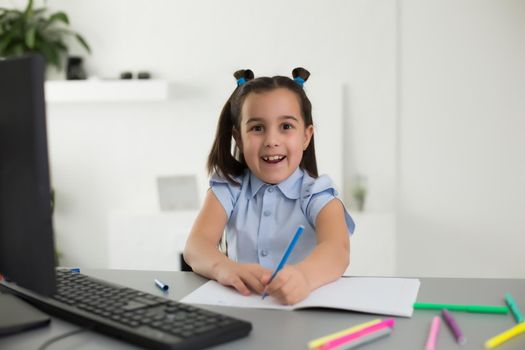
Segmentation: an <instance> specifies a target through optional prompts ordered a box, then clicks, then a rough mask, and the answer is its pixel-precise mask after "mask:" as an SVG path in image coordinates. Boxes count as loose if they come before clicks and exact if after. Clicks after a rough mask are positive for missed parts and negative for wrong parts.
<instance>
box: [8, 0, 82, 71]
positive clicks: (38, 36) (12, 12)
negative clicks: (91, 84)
mask: <svg viewBox="0 0 525 350" xmlns="http://www.w3.org/2000/svg"><path fill="white" fill-rule="evenodd" d="M68 26H69V19H68V17H67V15H66V14H65V13H64V12H61V11H59V12H55V13H53V14H51V15H49V16H48V15H47V8H45V7H42V8H33V0H29V2H28V4H27V6H26V7H25V9H24V10H23V11H20V10H16V9H7V8H0V57H13V56H21V55H24V54H27V53H40V54H42V56H44V58H45V60H46V63H47V65H48V66H49V65H52V66H55V67H56V68H57V69H61V67H62V62H63V61H64V57H65V56H67V53H68V47H67V45H66V43H65V39H66V38H67V37H70V36H72V37H74V38H76V40H77V41H78V42H79V43H80V45H82V47H84V48H85V49H86V51H87V52H88V53H90V52H91V49H90V47H89V45H88V43H87V42H86V40H85V39H84V38H83V37H82V36H81V35H80V34H78V33H76V32H74V31H72V30H70V29H68Z"/></svg>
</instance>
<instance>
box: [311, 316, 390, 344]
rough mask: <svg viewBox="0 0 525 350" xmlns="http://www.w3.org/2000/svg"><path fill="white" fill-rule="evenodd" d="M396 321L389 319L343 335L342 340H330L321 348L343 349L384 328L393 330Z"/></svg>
mask: <svg viewBox="0 0 525 350" xmlns="http://www.w3.org/2000/svg"><path fill="white" fill-rule="evenodd" d="M394 323H395V320H394V319H393V318H388V319H386V320H384V321H382V322H379V323H377V324H374V325H372V326H369V327H366V328H363V329H361V330H360V331H357V332H354V333H350V334H347V335H343V336H342V337H340V338H336V339H333V340H330V341H328V342H326V343H325V344H324V345H323V346H321V347H320V348H319V349H320V350H333V349H335V348H338V347H342V345H350V344H349V343H350V342H351V341H354V340H356V339H358V338H361V337H363V336H365V335H368V334H372V333H375V332H377V331H379V330H381V329H383V328H387V327H389V328H393V327H394Z"/></svg>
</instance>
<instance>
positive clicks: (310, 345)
mask: <svg viewBox="0 0 525 350" xmlns="http://www.w3.org/2000/svg"><path fill="white" fill-rule="evenodd" d="M379 322H381V319H379V318H378V319H376V320H373V321H369V322H365V323H361V324H358V325H357V326H354V327H352V328H347V329H343V330H342V331H339V332H336V333H332V334H328V335H325V336H324V337H321V338H317V339H314V340H311V341H309V342H308V348H309V349H317V348H318V347H320V346H322V345H323V344H324V343H326V342H328V341H330V340H332V339H336V338H339V337H342V336H343V335H347V334H349V333H353V332H357V331H359V330H361V329H363V328H366V327H369V326H373V325H375V324H376V323H379Z"/></svg>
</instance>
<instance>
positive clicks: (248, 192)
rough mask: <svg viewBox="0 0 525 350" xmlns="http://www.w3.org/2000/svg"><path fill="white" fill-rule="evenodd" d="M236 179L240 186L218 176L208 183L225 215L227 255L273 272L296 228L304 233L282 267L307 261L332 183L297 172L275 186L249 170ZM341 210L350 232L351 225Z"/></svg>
mask: <svg viewBox="0 0 525 350" xmlns="http://www.w3.org/2000/svg"><path fill="white" fill-rule="evenodd" d="M236 180H237V181H238V182H239V183H240V184H241V185H240V186H235V185H232V184H231V183H229V182H228V181H227V180H226V179H224V178H222V177H220V176H218V175H217V174H214V175H213V176H212V177H211V179H210V187H211V189H212V191H213V193H214V194H215V196H216V197H217V199H218V200H219V201H220V203H221V204H222V206H223V207H224V210H225V211H226V214H227V215H228V223H227V225H226V244H227V249H228V257H229V258H230V259H232V260H234V261H238V262H242V263H257V264H260V265H261V266H264V267H266V268H268V269H275V268H276V267H277V265H278V264H279V261H280V260H281V258H282V256H283V254H284V251H285V250H286V247H287V246H288V244H289V243H290V241H291V240H292V238H293V235H294V234H295V231H296V230H297V227H298V226H299V225H303V226H304V227H305V229H304V232H303V234H302V236H301V237H300V239H299V241H298V242H297V245H296V246H295V248H294V250H293V252H292V254H291V255H290V257H289V259H288V262H287V263H288V264H295V263H298V262H300V261H302V260H303V259H304V258H305V257H307V256H308V255H309V254H310V253H311V252H312V250H313V249H314V248H315V246H316V244H317V238H316V234H315V222H316V218H317V215H318V214H319V212H320V211H321V209H322V208H323V207H324V206H325V205H326V204H327V203H328V202H329V201H331V200H332V199H334V198H336V196H337V191H336V190H335V188H334V184H333V183H332V180H331V179H330V178H329V177H328V176H326V175H322V176H320V177H318V178H313V177H311V176H310V175H308V173H307V172H306V171H303V170H302V169H300V168H298V169H297V170H296V171H295V172H294V173H293V174H292V175H290V177H288V178H287V179H286V180H284V181H283V182H281V183H280V184H278V185H271V184H267V183H264V182H262V181H261V180H260V179H258V178H257V177H256V176H255V175H253V174H252V173H251V172H250V171H249V170H248V169H247V170H246V171H245V172H244V174H243V175H242V176H239V177H238V178H236ZM344 211H345V220H346V225H347V228H348V232H349V233H350V234H351V233H353V232H354V228H355V224H354V221H353V220H352V218H351V217H350V215H349V214H348V212H347V210H346V209H345V210H344Z"/></svg>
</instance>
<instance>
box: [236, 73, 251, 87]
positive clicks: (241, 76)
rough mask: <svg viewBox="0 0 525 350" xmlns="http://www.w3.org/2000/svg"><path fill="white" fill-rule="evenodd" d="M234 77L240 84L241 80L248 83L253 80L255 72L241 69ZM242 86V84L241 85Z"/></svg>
mask: <svg viewBox="0 0 525 350" xmlns="http://www.w3.org/2000/svg"><path fill="white" fill-rule="evenodd" d="M233 76H234V77H235V79H237V82H239V80H241V79H244V80H245V81H244V82H248V81H250V80H252V79H253V77H254V75H253V72H252V70H251V69H239V70H238V71H236V72H235V73H233ZM243 84H244V83H243ZM240 85H242V84H240ZM240 85H238V86H240Z"/></svg>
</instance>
